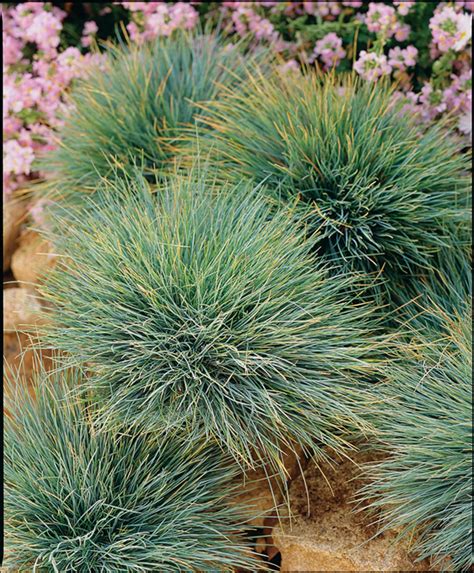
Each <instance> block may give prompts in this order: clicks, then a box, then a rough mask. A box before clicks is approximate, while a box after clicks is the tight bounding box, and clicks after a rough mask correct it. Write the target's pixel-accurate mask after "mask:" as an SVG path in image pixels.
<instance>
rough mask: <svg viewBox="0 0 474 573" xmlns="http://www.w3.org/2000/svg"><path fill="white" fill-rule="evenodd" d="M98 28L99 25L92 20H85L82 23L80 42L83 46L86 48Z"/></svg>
mask: <svg viewBox="0 0 474 573" xmlns="http://www.w3.org/2000/svg"><path fill="white" fill-rule="evenodd" d="M98 30H99V27H98V26H97V24H96V23H95V22H94V21H93V20H91V21H90V22H86V23H85V24H84V29H83V30H82V38H81V44H82V45H83V46H84V47H85V48H87V47H88V46H90V45H91V44H92V37H93V36H95V34H97V31H98Z"/></svg>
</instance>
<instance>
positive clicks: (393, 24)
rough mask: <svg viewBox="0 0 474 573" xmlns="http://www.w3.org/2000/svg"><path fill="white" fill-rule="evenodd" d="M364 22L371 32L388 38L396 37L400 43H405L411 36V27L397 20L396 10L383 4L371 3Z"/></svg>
mask: <svg viewBox="0 0 474 573" xmlns="http://www.w3.org/2000/svg"><path fill="white" fill-rule="evenodd" d="M400 14H401V12H400ZM364 22H365V24H366V25H367V28H368V30H369V32H375V33H376V34H382V35H383V36H385V37H386V38H391V37H392V36H394V37H395V39H396V40H397V41H398V42H404V41H405V40H406V39H407V38H408V36H409V35H410V26H409V25H408V24H403V23H402V22H401V21H400V20H399V19H398V18H397V11H396V10H395V8H393V6H388V5H387V4H382V3H381V2H371V3H370V4H369V10H368V12H367V14H366V15H365V18H364Z"/></svg>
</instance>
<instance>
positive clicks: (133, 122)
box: [38, 31, 267, 202]
mask: <svg viewBox="0 0 474 573" xmlns="http://www.w3.org/2000/svg"><path fill="white" fill-rule="evenodd" d="M241 43H242V42H241ZM241 47H242V46H240V45H232V44H224V43H223V40H222V38H221V37H220V36H219V35H218V34H216V33H209V34H206V33H194V32H193V33H187V32H183V31H181V32H179V33H177V34H174V35H173V36H172V37H163V36H162V37H158V38H157V39H156V40H153V41H152V42H147V43H145V44H144V45H139V46H138V45H136V44H132V43H129V44H128V45H127V44H125V43H124V42H123V41H122V42H120V43H119V45H114V44H110V45H109V46H108V50H107V52H106V53H107V60H106V63H105V67H106V69H105V70H103V69H102V68H99V67H97V68H95V69H92V70H91V71H90V72H89V74H88V76H87V78H85V79H84V80H81V81H80V82H79V83H78V85H77V87H76V88H75V89H74V90H73V93H72V96H71V103H72V108H71V110H70V112H69V113H68V115H67V116H66V118H65V123H64V126H63V127H62V128H60V130H59V133H58V146H57V149H56V150H54V151H51V152H48V154H47V155H46V156H45V158H44V160H43V165H42V168H43V170H44V171H45V172H46V173H47V174H49V176H48V180H47V181H46V182H45V183H44V184H43V185H42V187H40V188H39V189H38V192H40V193H42V194H46V195H48V196H52V197H54V198H55V199H58V198H60V199H63V200H67V201H68V202H75V201H78V200H80V199H82V198H83V196H84V194H86V193H88V192H89V193H91V192H94V190H95V187H96V185H97V183H98V182H99V180H100V178H101V177H103V176H106V177H107V176H108V175H110V174H111V173H112V172H114V173H117V170H125V171H127V170H129V169H130V167H131V166H132V165H134V164H142V166H143V171H144V173H145V175H146V176H147V177H148V178H149V179H150V180H154V179H155V178H156V177H159V174H160V172H161V171H162V169H163V168H164V166H166V165H167V163H168V162H169V161H170V159H171V158H172V157H173V156H174V154H175V152H176V149H177V147H179V145H180V143H181V142H180V140H179V134H180V130H181V128H182V127H183V126H185V125H188V124H193V122H194V118H195V117H196V116H198V115H200V114H202V113H204V112H203V111H202V110H201V109H199V107H198V105H197V104H200V103H203V102H206V101H212V100H214V99H216V98H218V97H219V96H220V94H221V92H222V90H223V89H224V87H226V88H228V89H237V86H238V85H239V83H240V81H241V78H242V76H243V74H244V70H246V69H250V68H252V66H253V65H254V63H255V62H256V61H259V62H260V63H263V61H264V60H265V59H266V57H267V56H266V55H265V52H264V51H260V52H259V53H256V54H255V55H246V56H244V55H243V51H242V49H241Z"/></svg>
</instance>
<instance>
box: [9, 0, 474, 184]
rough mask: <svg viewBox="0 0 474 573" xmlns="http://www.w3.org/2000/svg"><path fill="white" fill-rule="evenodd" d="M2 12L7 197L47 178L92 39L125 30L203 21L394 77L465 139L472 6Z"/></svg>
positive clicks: (128, 6)
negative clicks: (41, 163)
mask: <svg viewBox="0 0 474 573" xmlns="http://www.w3.org/2000/svg"><path fill="white" fill-rule="evenodd" d="M57 4H58V5H59V7H58V6H56V5H55V6H53V5H52V3H49V2H41V3H40V2H24V3H22V4H13V3H10V4H9V3H5V4H4V7H3V21H4V29H3V49H4V61H3V73H4V96H3V97H4V110H3V137H4V142H5V145H4V172H3V185H4V193H6V194H9V193H11V192H12V191H13V190H14V189H16V188H19V187H21V186H22V185H24V183H25V181H26V180H28V179H29V178H32V177H36V176H38V175H39V176H41V175H42V174H41V173H40V172H38V171H36V169H37V166H36V164H35V159H36V158H37V156H38V155H39V154H40V153H42V152H43V151H45V150H47V149H49V148H51V147H52V146H53V145H54V134H55V130H56V129H57V127H58V126H59V125H60V124H61V121H62V120H61V117H62V115H63V112H64V111H66V109H67V100H66V94H67V90H68V88H69V87H70V85H71V83H73V82H74V80H75V78H78V77H80V76H83V75H84V74H85V73H87V69H88V67H89V66H90V65H91V63H93V62H94V61H97V59H100V55H99V53H98V52H97V51H94V50H91V48H92V47H93V46H94V44H95V43H96V42H95V40H96V38H97V39H106V38H109V37H113V36H114V35H115V34H116V31H117V29H118V31H120V28H122V29H125V28H126V30H127V32H128V34H129V36H130V38H131V40H132V41H133V42H137V43H141V42H143V41H146V40H149V39H152V38H154V37H156V36H161V35H165V36H169V35H171V34H173V32H174V31H175V30H177V29H191V28H194V27H195V26H197V25H198V24H199V23H202V24H206V25H208V26H211V27H216V26H219V27H221V28H222V29H223V30H224V31H225V32H226V33H227V34H229V35H231V36H232V35H235V36H237V37H241V36H246V37H250V38H251V40H252V41H251V42H250V47H253V46H256V45H258V44H262V43H263V44H266V45H270V46H272V47H273V48H274V49H275V51H277V52H279V53H280V54H281V56H282V57H283V58H284V60H285V61H286V64H285V69H288V70H291V69H296V68H297V67H298V66H299V65H300V63H304V64H308V65H316V66H319V67H320V68H321V70H323V71H328V70H331V69H333V68H336V70H337V71H348V70H350V69H351V68H353V69H354V70H355V72H356V73H357V74H359V75H360V76H362V77H363V78H365V79H366V80H367V81H376V80H377V79H379V78H381V77H383V76H391V77H392V78H393V80H394V81H396V82H397V84H398V86H399V89H398V91H397V92H396V93H395V97H397V98H401V99H403V100H404V103H405V108H404V109H407V110H408V109H409V110H411V111H414V112H417V113H418V114H419V117H420V120H421V121H433V120H436V119H439V118H440V117H442V116H443V115H445V114H451V115H453V116H454V117H456V118H457V128H458V130H459V131H460V132H461V133H464V134H466V135H469V136H470V130H471V126H470V123H471V122H470V116H471V100H472V87H471V86H472V80H471V55H470V50H469V43H470V41H471V33H472V28H471V13H470V12H471V11H472V8H473V6H474V2H467V1H457V2H447V3H446V2H441V3H439V4H435V3H428V2H370V3H364V2H361V1H351V2H344V1H342V2H270V1H267V2H232V1H230V2H191V3H185V2H111V3H103V4H94V3H87V2H85V3H72V2H64V3H57Z"/></svg>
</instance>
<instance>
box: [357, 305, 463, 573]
mask: <svg viewBox="0 0 474 573" xmlns="http://www.w3.org/2000/svg"><path fill="white" fill-rule="evenodd" d="M431 313H432V314H435V315H437V316H436V318H433V320H432V321H431V324H439V323H443V334H442V335H440V336H438V339H437V340H436V339H435V335H434V333H433V334H432V335H431V336H416V335H415V336H414V338H413V340H412V342H411V343H406V344H404V345H403V346H402V347H401V348H400V355H399V361H398V363H395V364H394V366H393V367H392V368H391V369H390V371H389V376H388V383H387V384H386V385H383V386H382V387H381V397H382V401H381V402H380V406H379V407H378V408H377V409H376V410H375V421H376V427H377V429H378V433H379V439H380V443H381V448H382V449H383V450H385V451H386V452H387V453H388V457H387V458H386V459H385V460H383V461H381V462H377V463H374V464H373V465H371V466H369V467H368V468H367V474H368V476H369V477H370V478H371V483H369V485H368V486H367V487H366V488H365V489H364V490H363V491H362V492H361V498H363V499H365V500H370V505H369V507H370V508H372V509H377V510H379V511H380V516H379V518H378V521H379V522H380V523H382V524H383V526H384V527H386V528H392V527H393V528H396V529H398V530H399V531H400V536H408V537H411V536H413V537H414V548H415V549H417V550H418V552H419V554H420V558H424V557H430V558H432V559H433V560H434V562H435V564H439V563H440V561H441V560H442V559H444V558H445V557H451V559H452V563H453V565H454V570H456V571H461V570H462V571H468V570H469V568H470V566H471V565H472V564H473V559H472V509H473V508H472V487H473V484H472V321H471V313H470V312H469V313H468V312H464V313H463V315H462V316H461V315H458V316H457V317H456V318H452V317H450V316H449V315H447V314H445V313H444V312H443V310H442V309H441V308H439V307H438V308H432V310H431Z"/></svg>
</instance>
